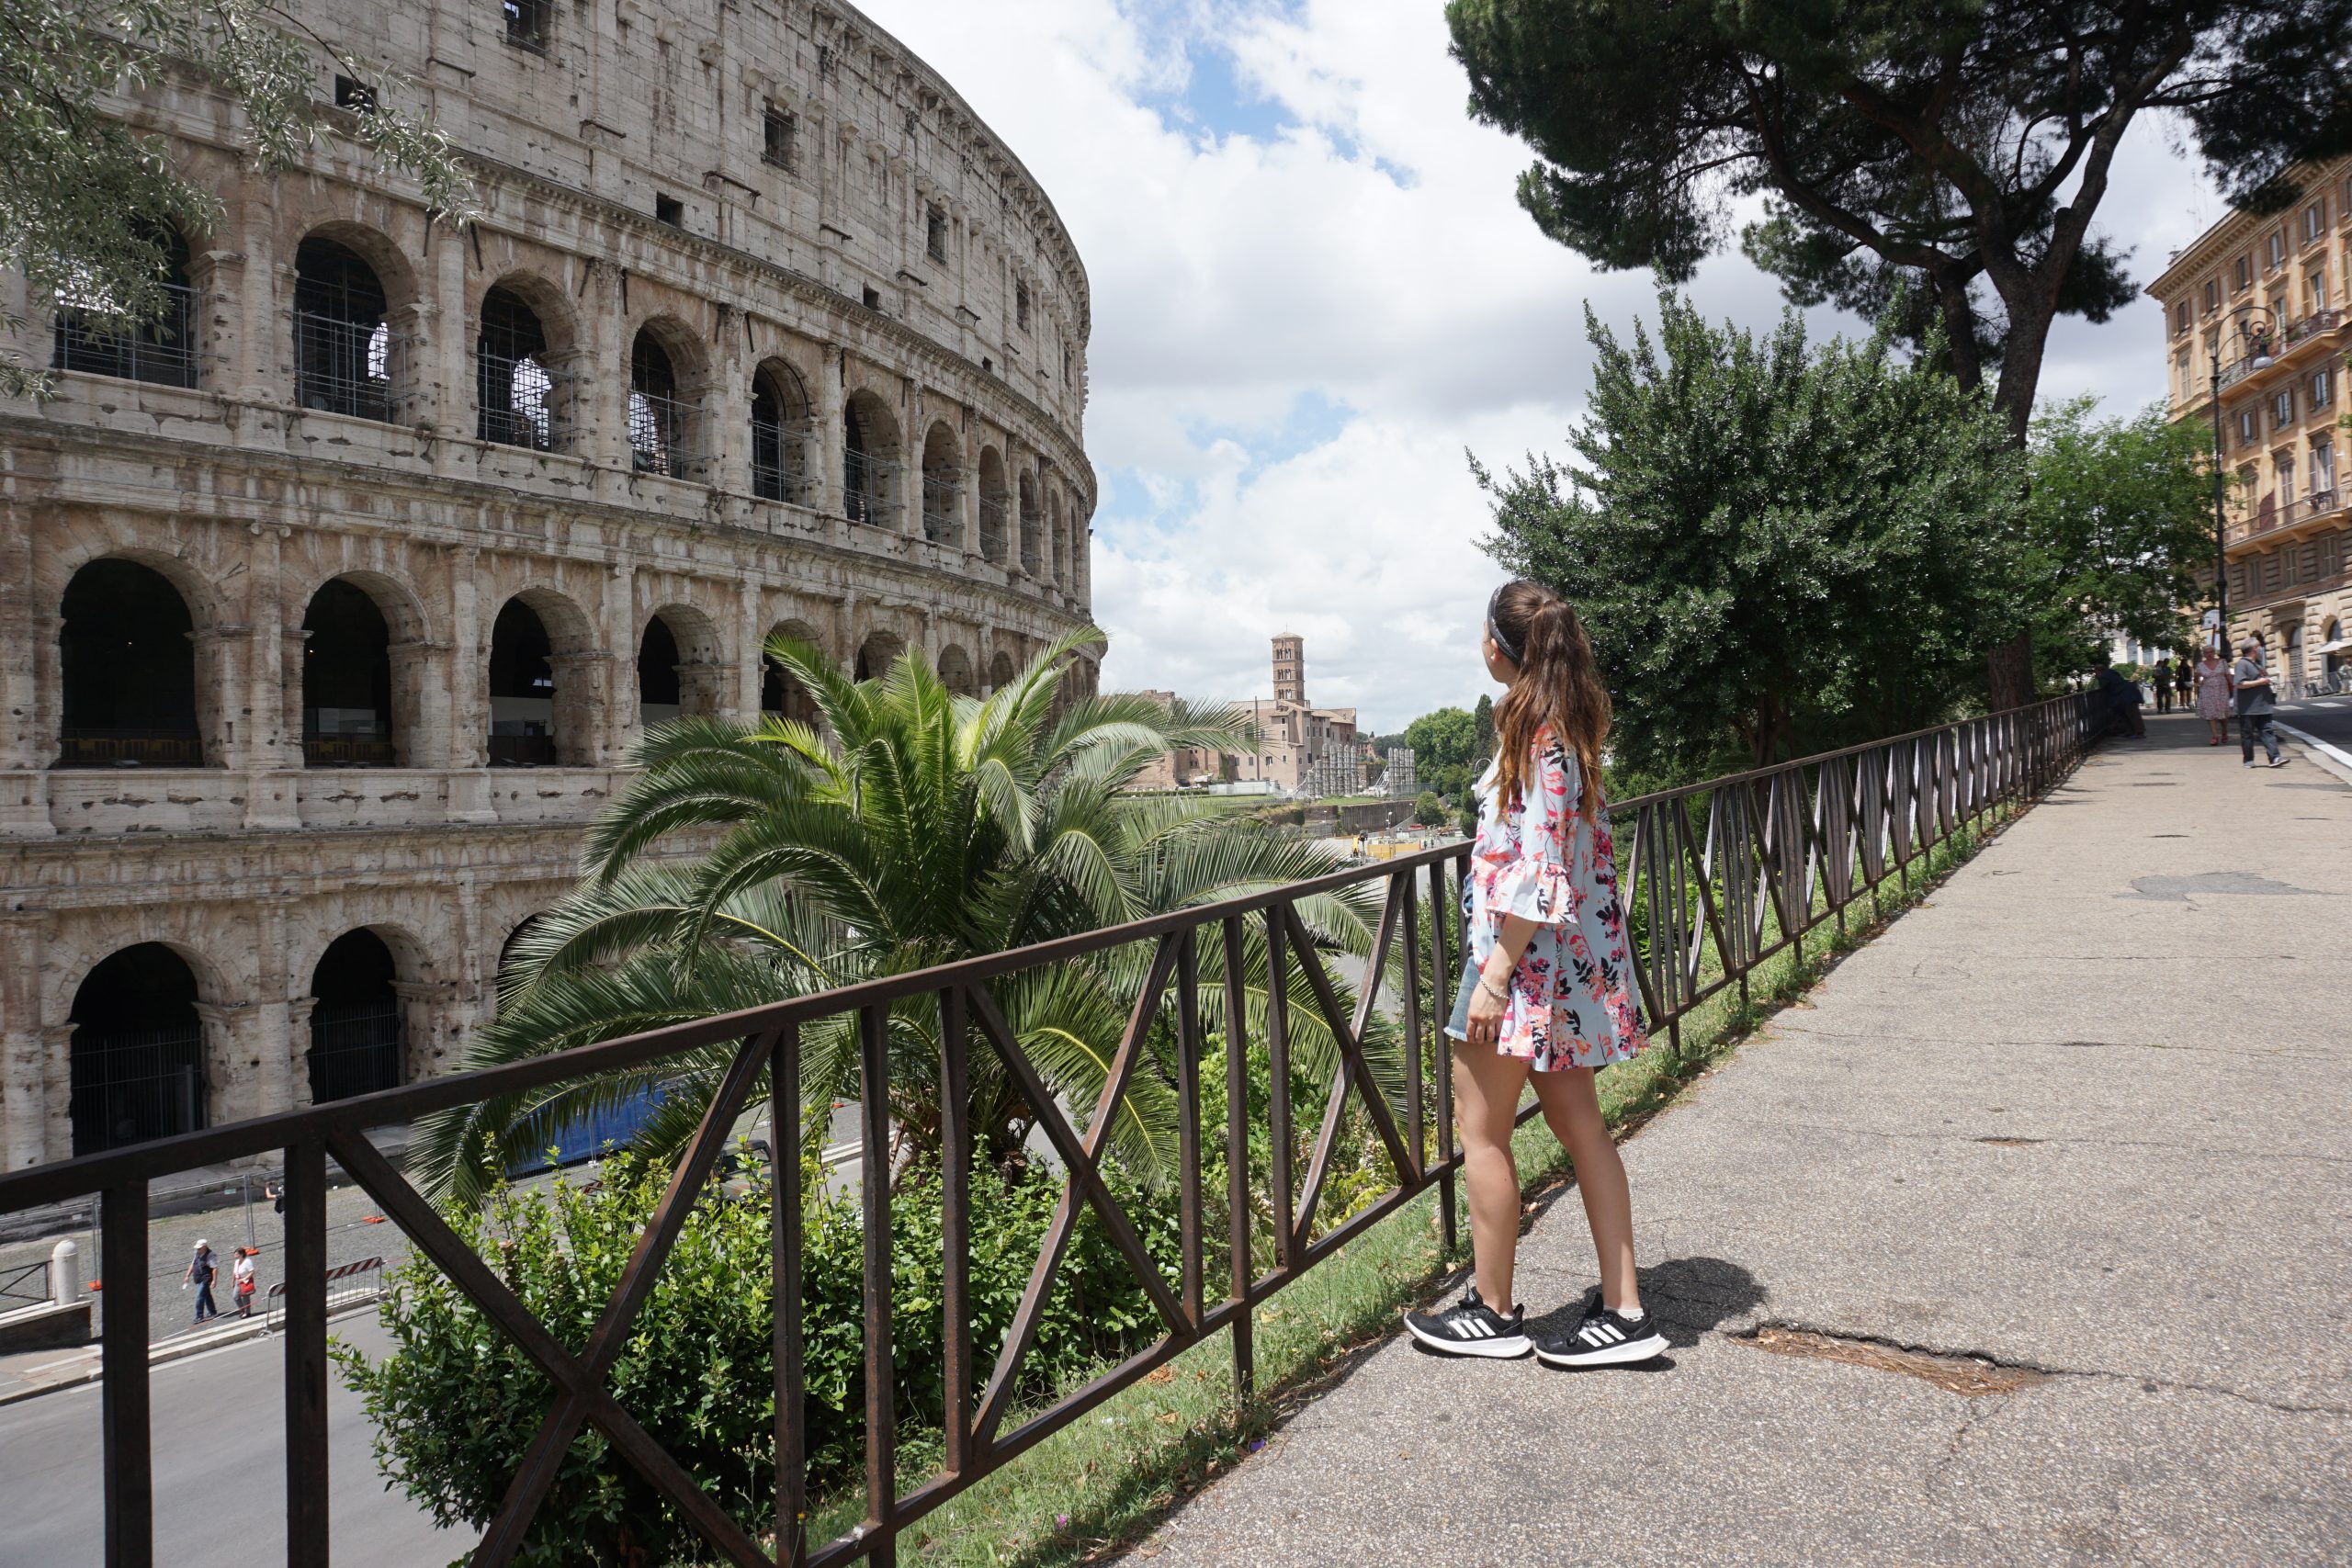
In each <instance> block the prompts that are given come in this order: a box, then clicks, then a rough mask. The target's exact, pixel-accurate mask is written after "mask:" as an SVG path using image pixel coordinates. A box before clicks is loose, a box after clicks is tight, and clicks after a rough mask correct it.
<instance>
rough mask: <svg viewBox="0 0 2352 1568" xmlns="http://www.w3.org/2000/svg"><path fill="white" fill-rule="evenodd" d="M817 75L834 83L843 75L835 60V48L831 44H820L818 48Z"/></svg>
mask: <svg viewBox="0 0 2352 1568" xmlns="http://www.w3.org/2000/svg"><path fill="white" fill-rule="evenodd" d="M817 75H818V76H819V78H820V79H821V80H823V81H827V82H831V81H833V80H835V79H837V78H838V77H839V76H840V75H841V67H840V65H839V64H838V62H835V60H834V59H833V47H832V45H831V44H826V43H820V44H819V45H818V46H817Z"/></svg>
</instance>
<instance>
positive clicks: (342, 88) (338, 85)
mask: <svg viewBox="0 0 2352 1568" xmlns="http://www.w3.org/2000/svg"><path fill="white" fill-rule="evenodd" d="M334 107H337V108H339V109H349V110H350V111H351V112H352V113H353V114H372V113H374V112H375V108H376V95H375V94H373V93H371V92H369V91H368V88H367V86H366V85H364V84H362V83H360V82H358V81H356V80H354V79H353V78H351V77H349V76H337V77H336V78H335V79H334Z"/></svg>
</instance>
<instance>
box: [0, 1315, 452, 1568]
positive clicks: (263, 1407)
mask: <svg viewBox="0 0 2352 1568" xmlns="http://www.w3.org/2000/svg"><path fill="white" fill-rule="evenodd" d="M333 1331H334V1334H335V1336H336V1337H338V1338H343V1339H347V1340H349V1341H351V1342H352V1343H354V1344H356V1345H357V1346H359V1347H360V1348H362V1349H363V1350H365V1351H367V1352H368V1353H369V1354H371V1355H374V1354H379V1353H381V1352H383V1351H384V1350H386V1349H388V1348H390V1341H389V1339H388V1337H386V1335H385V1333H384V1331H383V1329H382V1328H381V1327H380V1326H379V1325H378V1324H377V1322H376V1319H375V1317H374V1315H373V1314H368V1315H365V1316H355V1317H349V1318H345V1319H344V1320H343V1321H342V1322H341V1323H339V1324H337V1325H334V1330H333ZM284 1354H285V1352H284V1349H283V1341H281V1340H278V1339H275V1338H271V1339H257V1340H248V1341H246V1342H245V1343H243V1344H241V1345H234V1346H231V1347H228V1348H224V1349H220V1350H216V1351H214V1352H212V1353H211V1354H209V1355H205V1356H192V1357H190V1358H188V1359H187V1360H184V1361H171V1362H166V1363H165V1364H164V1365H162V1366H159V1367H157V1368H156V1369H155V1370H154V1377H153V1397H154V1440H155V1448H154V1455H155V1459H154V1466H155V1560H156V1561H157V1562H168V1563H171V1564H173V1568H255V1564H259V1563H267V1562H283V1561H285V1557H286V1506H285V1504H286V1464H285V1460H284V1458H283V1454H284V1450H283V1448H282V1446H281V1445H280V1443H279V1441H278V1432H279V1429H280V1427H279V1424H280V1421H281V1420H282V1416H281V1414H280V1413H281V1411H282V1409H283V1407H284V1406H283V1394H282V1389H283V1386H284V1385H283V1382H282V1381H281V1378H280V1371H281V1369H282V1368H283V1365H284ZM369 1430H370V1429H369V1427H368V1419H367V1416H366V1415H365V1414H364V1413H363V1412H362V1411H361V1409H360V1406H359V1400H358V1397H357V1396H356V1394H354V1393H351V1392H350V1391H349V1390H348V1389H346V1388H345V1387H344V1386H343V1385H342V1383H341V1382H340V1380H338V1381H337V1382H336V1383H335V1384H334V1387H333V1388H332V1389H331V1390H330V1391H329V1393H328V1395H327V1441H328V1455H329V1458H328V1475H329V1485H330V1487H331V1490H332V1495H331V1497H330V1499H329V1503H330V1508H331V1515H330V1517H332V1518H333V1519H334V1540H333V1543H332V1547H333V1556H334V1562H335V1564H336V1568H433V1565H435V1564H440V1563H446V1562H453V1561H455V1560H457V1559H458V1558H460V1557H462V1556H463V1555H464V1554H465V1553H466V1552H467V1551H469V1550H470V1548H471V1547H472V1545H473V1540H472V1538H471V1537H470V1536H469V1535H466V1534H464V1533H462V1532H459V1531H454V1530H453V1531H442V1530H436V1529H435V1528H434V1526H433V1521H432V1519H431V1517H429V1516H427V1515H425V1514H424V1512H422V1511H421V1510H419V1509H418V1508H417V1507H416V1506H415V1505H413V1504H412V1503H411V1502H409V1500H408V1499H407V1498H406V1497H405V1496H404V1495H400V1494H397V1493H388V1492H386V1491H385V1490H384V1486H383V1483H382V1481H381V1480H380V1479H379V1477H378V1476H377V1473H376V1463H375V1459H374V1456H373V1455H372V1454H371V1453H370V1452H369V1449H368V1437H369ZM100 1473H101V1471H100V1467H99V1463H98V1389H97V1385H96V1384H95V1383H93V1384H89V1385H87V1386H85V1387H82V1388H75V1389H67V1390H63V1391H61V1392H59V1393H51V1394H45V1395H43V1396H42V1397H40V1398H39V1399H32V1400H27V1401H24V1402H23V1403H21V1404H11V1405H7V1406H5V1407H0V1568H96V1564H98V1563H99V1562H101V1561H102V1559H103V1556H104V1550H105V1548H104V1540H103V1535H102V1521H103V1518H104V1515H103V1513H102V1511H101V1497H102V1493H101V1489H100V1486H99V1482H98V1478H99V1475H100Z"/></svg>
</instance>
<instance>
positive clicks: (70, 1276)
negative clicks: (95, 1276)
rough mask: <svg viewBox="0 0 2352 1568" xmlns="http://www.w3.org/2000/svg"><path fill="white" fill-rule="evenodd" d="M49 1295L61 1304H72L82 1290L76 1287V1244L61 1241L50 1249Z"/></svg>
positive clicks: (63, 1305)
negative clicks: (77, 1289)
mask: <svg viewBox="0 0 2352 1568" xmlns="http://www.w3.org/2000/svg"><path fill="white" fill-rule="evenodd" d="M49 1295H50V1299H51V1301H53V1302H55V1303H57V1304H58V1305H59V1306H62V1307H65V1306H72V1305H73V1304H74V1302H75V1300H76V1299H78V1298H79V1296H80V1295H81V1292H79V1291H76V1290H75V1289H74V1244H73V1243H72V1242H70V1241H61V1242H59V1243H58V1244H57V1245H56V1246H55V1247H51V1249H50V1254H49Z"/></svg>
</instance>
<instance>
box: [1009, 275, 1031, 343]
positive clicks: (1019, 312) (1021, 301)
mask: <svg viewBox="0 0 2352 1568" xmlns="http://www.w3.org/2000/svg"><path fill="white" fill-rule="evenodd" d="M1012 324H1013V325H1015V326H1017V327H1019V328H1020V329H1021V330H1022V331H1023V332H1024V333H1025V332H1027V331H1028V330H1029V286H1028V285H1027V284H1025V283H1016V284H1014V285H1013V286H1012Z"/></svg>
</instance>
